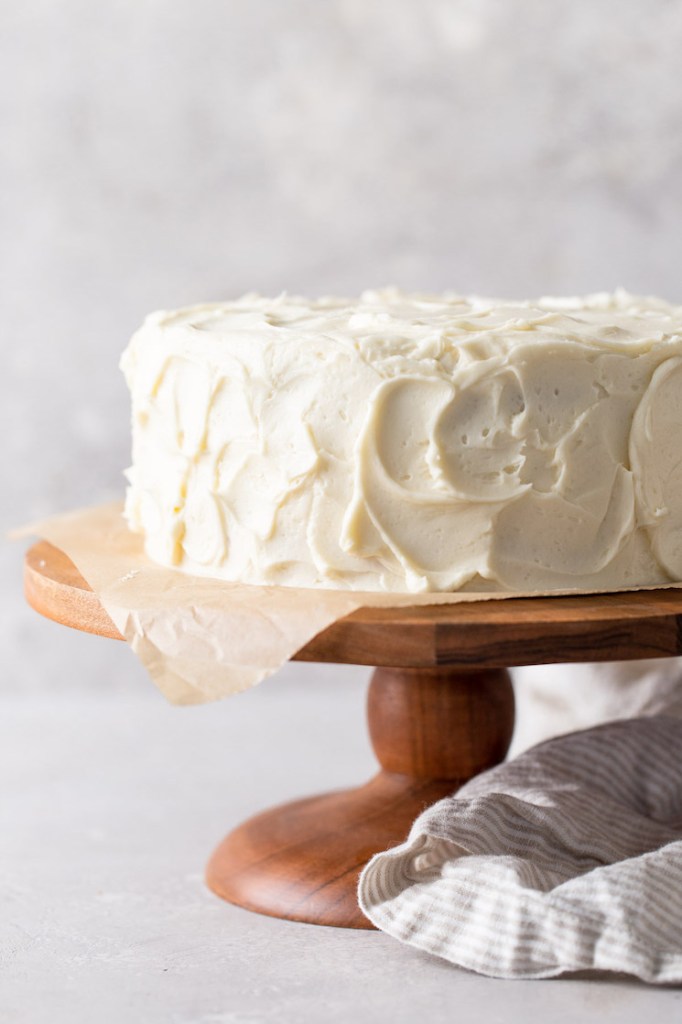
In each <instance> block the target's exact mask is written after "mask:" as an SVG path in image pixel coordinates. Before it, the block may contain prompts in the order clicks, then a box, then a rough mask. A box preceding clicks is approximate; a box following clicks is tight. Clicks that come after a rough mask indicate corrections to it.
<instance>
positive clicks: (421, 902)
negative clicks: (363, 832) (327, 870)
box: [359, 715, 682, 982]
mask: <svg viewBox="0 0 682 1024" xmlns="http://www.w3.org/2000/svg"><path fill="white" fill-rule="evenodd" d="M359 900H360V906H361V907H362V909H363V911H364V913H365V914H366V915H367V917H369V919H370V920H371V921H372V922H373V923H374V924H375V925H376V926H377V927H378V928H381V929H382V930H383V931H385V932H387V933H388V934H389V935H393V936H395V938H397V939H401V940H402V941H403V942H408V943H410V944H411V945H413V946H416V947H417V948H418V949H422V950H426V951H427V952H429V953H435V954H437V955H438V956H442V957H444V958H445V959H446V960H450V961H451V962H452V963H454V964H457V965H459V966H461V967H466V968H468V969H470V970H473V971H478V972H479V973H481V974H487V975H491V976H493V977H497V978H548V977H552V976H553V975H557V974H561V973H562V972H565V971H577V970H585V969H597V970H607V971H621V972H626V973H628V974H632V975H635V976H636V977H638V978H641V979H642V980H644V981H649V982H679V981H682V721H680V720H679V719H676V718H672V717H666V716H662V715H661V716H655V717H652V718H637V719H629V720H626V721H620V722H611V723H609V724H608V725H602V726H598V727H597V728H593V729H587V730H585V731H583V732H577V733H571V734H570V735H568V736H561V737H559V738H557V739H551V740H548V741H547V742H545V743H542V744H540V745H539V746H536V747H533V748H532V749H531V750H528V751H526V753H524V754H521V755H520V756H519V757H517V758H516V759H515V760H513V761H509V762H507V763H506V764H503V765H500V766H499V767H497V768H493V769H492V770H491V771H488V772H485V773H484V774H482V775H479V776H478V777H477V778H475V779H473V780H472V781H471V782H469V783H467V784H466V785H465V786H464V787H463V788H462V789H460V790H459V791H458V792H457V793H456V794H455V795H454V796H452V797H448V798H447V799H445V800H441V801H440V802H439V803H437V804H435V805H434V806H433V807H431V808H429V809H428V810H426V811H424V813H423V814H422V815H420V817H419V818H418V819H417V821H416V822H415V823H414V825H413V827H412V830H411V832H410V835H409V837H408V839H407V841H406V842H405V843H403V844H402V845H401V846H398V847H395V848H394V849H391V850H388V851H387V852H386V853H380V854H377V856H375V857H374V858H373V859H372V860H371V861H370V863H369V864H368V865H367V867H366V868H365V870H364V871H363V873H362V875H361V878H360V887H359Z"/></svg>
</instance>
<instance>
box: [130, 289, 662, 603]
mask: <svg viewBox="0 0 682 1024" xmlns="http://www.w3.org/2000/svg"><path fill="white" fill-rule="evenodd" d="M122 368H123V370H124V372H125V376H126V380H127V382H128V385H129V387H130V391H131V394H132V411H133V458H132V467H131V469H130V470H129V471H128V480H129V488H128V492H127V500H126V513H125V514H126V517H127V520H128V523H129V525H130V527H131V529H132V530H134V531H137V532H139V533H141V534H143V536H144V543H145V546H146V550H147V553H148V554H149V556H150V557H151V558H152V559H153V560H155V561H156V562H159V563H162V564H163V565H168V566H176V567H177V568H179V569H181V570H184V571H187V572H190V573H194V574H202V575H210V576H215V577H219V578H222V579H225V580H238V581H243V582H247V583H255V584H278V585H293V586H304V587H333V588H350V589H355V590H384V591H408V592H422V591H452V590H457V589H464V590H501V591H510V590H513V591H525V590H551V589H555V588H556V589H559V588H560V589H579V590H582V589H615V588H621V587H632V586H639V585H645V584H657V583H666V582H670V581H671V580H675V581H678V580H681V579H682V307H676V306H671V305H669V304H667V303H665V302H663V301H659V300H655V299H648V298H647V299H640V298H635V297H633V296H630V295H628V294H626V293H624V292H617V293H615V294H614V295H606V294H598V295H593V296H589V297H587V298H585V299H541V300H539V301H537V302H532V303H527V302H493V301H488V300H484V299H477V298H474V299H465V298H460V297H457V296H455V295H450V294H446V295H438V296H430V295H426V296H424V295H410V294H402V293H400V292H397V291H394V290H387V291H381V292H366V293H365V294H363V295H362V297H361V298H360V299H357V300H352V301H350V300H345V299H343V300H342V299H322V300H319V301H308V300H305V299H301V298H292V297H287V296H281V297H279V298H276V299H266V298H261V297H258V296H254V295H247V296H245V297H244V298H242V299H239V300H238V301H234V302H226V303H219V304H213V305H203V306H194V307H191V308H187V309H182V310H179V311H176V312H159V313H154V314H152V315H151V316H149V317H148V318H147V319H146V321H145V322H144V324H143V326H142V327H141V328H140V330H139V331H138V332H137V333H136V334H135V335H134V337H133V338H132V340H131V342H130V344H129V346H128V348H127V350H126V352H125V353H124V356H123V359H122Z"/></svg>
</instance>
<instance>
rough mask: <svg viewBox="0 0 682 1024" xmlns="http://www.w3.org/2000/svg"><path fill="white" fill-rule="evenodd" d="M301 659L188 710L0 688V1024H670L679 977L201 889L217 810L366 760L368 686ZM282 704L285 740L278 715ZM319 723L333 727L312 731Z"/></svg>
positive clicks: (134, 693)
mask: <svg viewBox="0 0 682 1024" xmlns="http://www.w3.org/2000/svg"><path fill="white" fill-rule="evenodd" d="M58 628H59V627H57V626H55V627H54V630H55V631H56V630H57V629H58ZM45 629H47V630H48V631H49V629H50V624H49V623H45ZM63 632H64V633H65V634H67V635H68V631H67V630H64V631H63ZM72 636H73V637H74V639H75V640H77V641H78V642H81V641H87V638H86V637H80V636H77V635H76V634H72ZM95 642H98V643H100V644H103V645H104V647H105V649H108V650H109V651H111V650H112V648H116V647H117V645H115V644H112V643H111V642H107V641H103V640H99V641H95ZM121 649H122V650H123V645H121ZM304 671H305V667H304V666H297V672H298V673H301V672H304ZM309 671H310V673H312V672H315V673H320V672H321V673H322V677H321V678H320V685H319V687H317V688H314V690H313V693H312V694H311V692H310V689H309V687H308V685H307V684H309V682H310V679H308V680H306V681H305V684H304V685H298V684H296V683H293V684H292V683H290V682H287V681H286V680H280V685H279V686H277V685H276V683H275V682H274V681H273V683H272V684H271V685H270V687H269V689H268V690H267V691H266V689H265V688H264V687H263V688H261V689H260V690H257V691H253V692H252V693H250V694H248V695H246V696H244V697H237V698H235V699H234V700H232V701H229V702H227V703H225V704H222V705H214V706H211V707H203V708H193V709H187V710H177V709H173V708H170V707H168V706H166V705H165V704H164V703H163V701H162V699H161V698H160V697H158V696H157V695H155V694H154V693H152V692H149V691H147V692H138V689H137V687H136V686H135V685H134V684H132V683H131V684H130V685H126V686H123V687H122V688H121V690H120V692H119V693H118V694H117V695H115V696H107V695H106V694H102V693H100V692H98V691H97V688H96V685H95V684H93V694H92V698H91V699H87V700H86V699H85V698H80V699H76V700H74V699H73V698H69V697H68V696H66V695H64V694H63V693H60V692H59V686H58V679H57V678H56V677H53V678H52V679H50V682H51V683H52V685H53V687H54V691H55V692H54V694H53V696H52V697H50V696H48V695H44V696H41V697H39V698H36V699H29V698H28V697H14V698H9V697H7V696H5V697H3V698H2V699H1V700H0V769H1V770H0V869H1V870H2V876H3V887H2V895H1V896H0V900H1V904H0V936H1V938H0V944H1V945H0V949H1V951H2V964H3V967H2V985H1V986H0V1017H1V1018H2V1020H3V1021H11V1022H12V1024H74V1022H78V1024H85V1022H87V1021H91V1020H92V1016H93V1006H94V1005H96V1007H97V1014H96V1016H97V1020H98V1022H101V1024H121V1021H126V1022H130V1024H157V1022H158V1024H266V1022H267V1024H270V1022H273V1024H275V1022H281V1021H287V1022H288V1024H289V1022H290V1024H308V1022H309V1024H318V1022H319V1021H320V1020H321V1019H324V1020H325V1021H328V1022H329V1024H337V1022H338V1024H344V1022H346V1021H348V1019H349V1018H352V1019H353V1020H355V1021H367V1022H372V1024H374V1022H389V1021H390V1022H391V1024H411V1022H413V1021H414V1019H415V1013H420V1012H426V1011H427V1010H428V1020H429V1021H431V1022H433V1024H440V1022H443V1024H445V1022H450V1021H452V1020H453V1007H456V1019H457V1020H458V1021H460V1022H461V1024H469V1022H470V1024H475V1022H477V1021H481V1020H488V1021H504V1022H505V1024H516V1022H518V1024H528V1022H529V1021H533V1022H538V1024H540V1022H544V1021H549V1020H551V1021H553V1022H557V1024H564V1022H565V1024H573V1022H575V1021H576V1020H580V1021H581V1022H593V1021H594V1022H595V1024H596V1022H599V1024H611V1022H613V1024H639V1022H640V1021H641V1020H642V1018H643V1017H647V1018H648V1017H650V1016H651V1017H655V1019H656V1020H657V1021H659V1022H660V1024H673V1022H674V1021H677V1020H679V1016H680V1011H681V1009H682V995H681V993H680V992H679V990H676V989H669V990H661V991H654V990H652V989H647V988H645V987H644V986H642V985H639V984H635V983H632V982H628V981H625V980H622V979H619V978H608V979H606V980H602V981H600V982H599V983H598V984H597V983H595V981H593V980H592V981H586V980H584V979H580V978H578V979H570V980H560V981H555V982H551V983H544V982H529V983H526V982H516V983H507V982H499V981H492V980H489V979H486V978H481V977H477V976H475V975H472V974H468V973H466V972H463V971H459V970H457V969H456V968H452V967H450V966H448V965H447V964H444V963H442V962H440V961H438V960H435V959H432V958H430V957H428V956H426V955H425V954H421V953H419V952H416V951H414V950H409V949H407V948H403V947H401V946H400V944H399V943H397V942H396V941H395V940H393V939H390V938H388V936H384V935H381V934H380V933H366V932H354V933H350V932H346V931H337V930H335V929H319V928H312V927H310V926H307V925H298V924H293V923H290V922H283V921H277V920H272V919H270V918H265V917H259V916H257V915H255V914H249V913H247V912H245V911H242V910H238V909H236V908H234V907H230V906H229V905H228V904H225V903H223V902H222V901H221V900H218V899H216V898H215V897H214V896H212V895H211V894H209V893H208V892H207V891H206V890H205V889H204V887H203V884H202V870H203V864H204V861H205V857H206V854H207V851H208V850H209V849H210V847H211V844H212V843H214V842H215V841H216V840H217V839H218V838H219V837H220V836H221V835H222V833H223V831H224V830H225V828H226V827H227V826H229V824H230V823H231V822H234V821H238V820H241V819H242V818H243V817H244V816H245V815H246V814H248V813H249V812H250V811H252V810H254V809H256V808H258V807H263V806H266V805H268V804H269V803H270V802H272V801H278V800H282V799H286V798H287V797H288V796H296V795H303V794H305V793H306V792H309V791H310V789H311V788H314V789H318V788H322V789H324V788H326V787H334V786H339V785H344V784H346V783H352V782H354V781H360V780H361V779H362V778H363V777H366V776H367V774H368V772H369V770H370V768H371V759H370V755H369V748H368V745H367V744H366V741H365V740H364V738H363V736H362V731H361V730H360V729H359V728H358V724H359V719H360V718H361V715H362V703H363V696H364V694H363V689H364V688H361V687H350V688H345V689H344V690H343V691H340V690H338V689H337V690H336V692H334V689H333V688H331V687H329V685H328V683H329V679H328V678H326V677H325V676H324V670H320V669H314V670H313V669H310V670H309ZM290 714H293V715H295V716H296V717H297V720H298V722H299V729H298V731H297V733H296V734H294V733H293V732H292V731H291V730H286V729H282V728H281V723H282V721H283V720H286V718H287V717H288V716H289V715H290ZM328 717H330V718H331V719H332V720H333V721H334V723H335V732H334V734H333V735H332V736H330V734H329V731H328V730H327V729H325V730H323V731H321V730H320V729H319V723H320V722H321V721H323V720H324V719H326V718H328ZM256 734H258V735H259V737H260V739H259V741H258V743H256V742H255V736H256ZM265 749H267V750H269V752H270V758H269V759H268V760H264V759H263V756H262V752H263V750H265ZM274 763H276V764H278V765H279V766H280V767H279V768H278V770H277V771H273V770H272V767H271V766H272V764H274ZM86 764H87V771H85V770H84V767H83V766H84V765H86ZM10 825H11V827H10Z"/></svg>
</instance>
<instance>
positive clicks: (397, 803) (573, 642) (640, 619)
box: [25, 541, 682, 928]
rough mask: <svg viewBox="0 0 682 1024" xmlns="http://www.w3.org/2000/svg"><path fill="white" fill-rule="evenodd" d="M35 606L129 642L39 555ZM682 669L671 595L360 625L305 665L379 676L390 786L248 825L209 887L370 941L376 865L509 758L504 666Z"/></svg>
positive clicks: (380, 732) (456, 608) (494, 605)
mask: <svg viewBox="0 0 682 1024" xmlns="http://www.w3.org/2000/svg"><path fill="white" fill-rule="evenodd" d="M25 590H26V597H27V599H28V602H29V604H30V605H31V606H32V607H33V608H35V609H36V611H39V612H40V613H41V614H43V615H46V616H47V617H48V618H51V619H55V620H56V621H57V622H61V623H64V624H65V625H69V626H72V627H74V628H76V629H81V630H84V631H86V632H91V633H97V634H99V635H101V636H108V637H114V638H118V639H121V637H120V634H119V633H118V631H117V629H116V627H115V625H114V623H113V622H112V621H111V619H110V618H109V617H108V615H107V614H106V612H105V611H104V609H103V608H102V606H101V605H100V603H99V601H98V600H97V597H96V596H95V594H94V593H93V592H92V591H91V590H90V588H89V587H88V585H87V583H86V582H85V581H84V580H83V578H82V577H81V576H80V574H79V573H78V571H77V570H76V568H75V567H74V565H73V563H72V562H71V561H70V560H69V559H68V558H67V557H66V555H65V554H64V553H63V552H61V551H59V550H58V549H57V548H55V547H53V546H52V545H50V544H48V543H46V542H44V541H42V542H40V543H38V544H36V545H34V546H33V547H32V548H31V549H30V550H29V551H28V553H27V555H26V565H25ZM681 653H682V591H680V590H676V589H670V590H652V591H636V592H630V593H618V594H598V595H583V596H579V597H550V598H539V597H528V598H520V599H509V600H504V601H484V602H477V603H473V604H468V603H465V604H454V605H453V604H450V605H432V606H429V607H427V606H421V607H416V608H361V609H358V611H356V612H354V613H353V614H352V615H349V616H347V617H346V618H344V619H340V620H339V621H338V622H336V623H334V624H333V625H332V626H330V627H329V628H328V629H326V630H324V632H322V633H320V634H318V636H316V637H315V638H314V639H313V640H311V641H310V643H308V644H307V645H306V646H305V647H304V648H303V649H302V650H301V651H299V653H298V654H297V655H296V659H297V660H301V661H318V662H336V663H349V664H355V665H375V666H379V667H377V668H376V669H375V671H374V674H373V676H372V680H371V683H370V686H369V694H368V708H367V714H368V723H369V732H370V737H371V740H372V744H373V747H374V750H375V752H376V755H377V759H378V761H379V764H380V766H381V767H380V771H379V772H378V774H376V775H375V776H374V778H372V779H371V780H370V781H369V782H367V783H366V784H365V785H364V786H360V787H358V788H355V789H347V790H343V791H341V792H337V793H328V794H324V795H322V796H314V797H310V798H308V799H305V800H297V801H295V802H293V803H289V804H285V805H283V806H280V807H275V808H273V809H272V810H269V811H265V812H264V813H262V814H259V815H257V816H256V817H254V818H251V819H250V820H248V821H246V822H245V823H244V824H242V825H239V826H238V827H237V828H235V829H234V830H233V831H232V832H230V833H229V835H228V836H227V837H226V838H225V839H224V840H223V842H222V843H221V844H220V846H219V847H218V848H217V850H216V851H215V852H214V854H213V856H212V857H211V859H210V861H209V864H208V869H207V882H208V885H209V886H210V888H211V889H212V890H213V891H214V892H215V893H217V894H218V895H219V896H222V897H223V898H224V899H226V900H229V901H230V902H231V903H235V904H237V905H238V906H241V907H246V908H247V909H249V910H255V911H257V912H258V913H261V914H269V915H271V916H273V917H281V918H286V919H287V920H292V921H307V922H310V923H314V924H325V925H336V926H338V927H344V928H371V927H372V926H371V925H370V923H369V922H368V921H367V919H366V918H365V917H364V915H363V914H362V913H361V911H360V909H359V908H358V905H357V900H356V887H357V880H358V874H359V872H360V870H361V869H362V867H363V866H364V865H365V864H366V863H367V861H368V860H369V858H370V857H371V856H372V855H373V854H374V853H377V852H379V851H381V850H385V849H387V848H388V847H390V846H392V845H395V844H396V843H400V842H402V841H403V840H404V839H405V838H406V837H407V833H408V831H409V828H410V826H411V824H412V822H413V821H414V819H415V818H416V817H417V815H418V814H419V813H420V811H422V810H423V809H424V808H426V807H428V806H429V805H430V804H432V803H434V802H435V801H436V800H439V799H441V798H442V797H445V796H448V795H449V794H451V793H453V792H454V791H455V790H456V789H457V788H458V787H459V786H461V785H462V784H463V783H464V782H466V781H467V779H470V778H472V777H473V776H474V775H476V774H477V773H478V772H481V771H484V770H485V769H486V768H490V767H492V766H493V765H495V764H497V763H499V762H500V761H501V760H502V759H503V758H504V756H505V753H506V751H507V748H508V746H509V742H510V740H511V735H512V730H513V725H514V698H513V692H512V687H511V682H510V678H509V673H508V671H507V668H508V667H509V666H512V665H539V664H551V663H556V662H570V661H573V662H581V661H613V660H621V659H635V658H657V657H672V656H674V655H678V654H681ZM326 728H328V729H329V730H330V731H331V730H332V729H333V722H330V723H328V724H327V726H326Z"/></svg>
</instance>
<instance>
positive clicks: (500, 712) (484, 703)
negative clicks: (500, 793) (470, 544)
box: [206, 668, 514, 928]
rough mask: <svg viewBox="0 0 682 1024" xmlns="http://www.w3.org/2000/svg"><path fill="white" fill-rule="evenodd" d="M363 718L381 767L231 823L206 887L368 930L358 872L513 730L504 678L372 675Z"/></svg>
mask: <svg viewBox="0 0 682 1024" xmlns="http://www.w3.org/2000/svg"><path fill="white" fill-rule="evenodd" d="M368 722H369V731H370V737H371V740H372V744H373V747H374V750H375V752H376V755H377V757H378V759H379V762H380V764H381V766H382V771H380V772H379V773H378V775H376V776H375V777H374V778H373V779H371V780H370V781H369V782H368V783H366V784H365V785H364V786H360V787H358V788H357V789H348V790H343V791H341V792H338V793H329V794H324V795H322V796H314V797H309V798H308V799H305V800H297V801H295V802H294V803H289V804H285V805H283V806H281V807H276V808H274V809H272V810H269V811H265V812H264V813H263V814H259V815H257V816H256V817H254V818H251V819H250V820H248V821H247V822H245V823H244V824H243V825H240V826H239V827H238V828H236V829H235V830H234V831H233V832H231V833H230V834H229V835H228V836H227V838H226V839H224V840H223V842H222V843H221V844H220V846H219V847H218V849H217V850H216V851H215V853H214V854H213V856H212V858H211V860H210V862H209V865H208V870H207V876H206V877H207V882H208V885H209V887H210V888H211V889H212V890H213V892H215V893H217V894H218V896H222V897H223V899H226V900H228V901H229V902H230V903H234V904H237V905H238V906H240V907H245V908H246V909H248V910H254V911H257V912H258V913H261V914H268V915H270V916H272V917H280V918H286V919H287V920H290V921H306V922H309V923H311V924H325V925H334V926H336V927H340V928H371V927H372V925H371V924H370V923H369V921H368V920H367V918H365V916H364V915H363V914H362V912H361V911H360V909H359V907H358V903H357V896H356V892H357V884H358V876H359V873H360V871H361V870H362V868H363V867H364V866H365V864H366V863H367V862H368V861H369V859H370V858H371V857H372V856H373V855H374V854H375V853H378V852H379V851H381V850H386V849H387V848H389V847H391V846H394V845H396V844H397V843H401V842H403V840H405V839H406V838H407V835H408V832H409V830H410V826H411V825H412V823H413V821H414V820H415V818H416V817H417V816H418V815H419V813H420V812H421V811H422V810H424V809H425V808H426V807H428V806H430V805H431V804H433V803H435V802H436V801H437V800H440V799H442V798H443V797H446V796H448V795H450V794H451V793H453V792H454V791H455V790H456V789H457V788H458V787H459V786H461V785H462V784H463V783H464V782H466V781H467V780H468V779H470V778H472V777H473V776H474V775H477V774H478V773H479V772H481V771H484V770H485V769H486V768H490V767H492V766H493V765H495V764H497V763H499V762H500V761H501V760H502V759H503V758H504V755H505V753H506V751H507V748H508V746H509V742H510V740H511V735H512V730H513V725H514V698H513V691H512V687H511V682H510V679H509V674H508V672H507V671H506V670H505V669H480V670H461V669H450V668H421V669H386V668H382V669H376V670H375V672H374V674H373V676H372V681H371V683H370V688H369V695H368Z"/></svg>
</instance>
